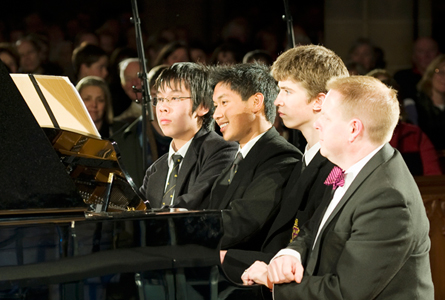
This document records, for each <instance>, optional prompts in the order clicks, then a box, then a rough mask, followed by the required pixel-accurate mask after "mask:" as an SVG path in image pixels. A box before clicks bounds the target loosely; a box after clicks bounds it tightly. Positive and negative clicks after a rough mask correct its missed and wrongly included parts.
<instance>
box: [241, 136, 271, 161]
mask: <svg viewBox="0 0 445 300" xmlns="http://www.w3.org/2000/svg"><path fill="white" fill-rule="evenodd" d="M265 133H266V131H265V132H263V133H261V134H259V135H257V136H256V137H254V138H253V139H251V140H250V141H248V142H247V143H246V144H245V145H244V147H243V148H241V147H239V149H238V152H241V155H242V156H243V158H246V156H247V154H249V151H250V149H252V148H253V146H255V144H256V142H258V140H259V139H260V138H261V137H262V136H263V135H264V134H265Z"/></svg>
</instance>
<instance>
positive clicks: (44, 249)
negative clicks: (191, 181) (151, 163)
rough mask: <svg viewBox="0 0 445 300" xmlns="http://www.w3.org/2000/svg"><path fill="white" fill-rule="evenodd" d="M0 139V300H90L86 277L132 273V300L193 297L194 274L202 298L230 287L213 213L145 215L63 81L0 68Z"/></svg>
mask: <svg viewBox="0 0 445 300" xmlns="http://www.w3.org/2000/svg"><path fill="white" fill-rule="evenodd" d="M73 124H74V125H73ZM70 126H71V127H70ZM0 141H1V142H0V150H1V152H0V153H1V157H0V170H1V172H0V189H1V191H2V193H1V196H0V197H1V200H0V298H2V299H7V298H8V297H9V298H8V299H30V298H29V297H28V296H27V295H26V293H25V292H24V291H26V290H27V288H31V289H32V288H36V287H37V288H41V287H44V288H43V289H45V287H49V288H48V290H50V289H51V287H52V288H53V289H54V286H55V289H56V292H55V295H56V296H55V299H96V297H95V296H93V297H88V296H87V295H86V293H84V292H83V288H84V287H85V284H87V283H88V280H86V279H91V278H100V281H102V282H101V283H99V285H101V284H104V280H105V279H104V278H109V277H110V276H112V275H113V274H131V276H133V277H131V278H135V279H136V281H133V284H134V283H136V284H135V285H134V286H135V287H136V286H138V296H137V297H136V298H135V299H137V298H139V299H164V298H165V299H195V297H194V296H193V295H192V294H190V292H189V291H187V289H188V286H191V285H192V284H193V283H196V280H194V281H193V282H192V281H190V280H189V278H188V277H187V276H188V275H187V273H190V272H191V273H195V275H194V276H193V277H194V278H195V279H196V278H201V277H202V276H201V275H202V274H198V275H196V270H198V269H199V270H205V272H207V273H205V274H206V275H204V276H203V277H204V279H205V280H204V281H207V283H204V285H205V286H207V287H206V289H208V292H209V293H210V294H208V295H205V296H203V299H217V298H218V293H219V292H220V291H218V285H221V284H222V285H224V286H226V287H227V286H230V285H231V284H230V283H229V284H228V283H227V282H226V281H225V280H224V277H223V276H221V273H220V270H219V269H218V267H217V266H218V265H219V245H220V239H221V237H222V234H223V228H222V218H221V213H220V212H219V211H181V210H155V209H150V206H149V203H148V202H146V201H144V200H143V198H142V197H141V195H140V194H139V192H138V190H137V187H135V185H134V183H133V181H132V180H131V178H130V177H129V176H128V174H127V173H126V172H125V168H124V167H123V166H122V165H121V164H120V162H119V151H118V147H117V145H116V144H115V143H113V142H110V141H106V140H101V139H100V136H99V134H98V133H97V130H96V129H95V127H94V124H93V122H92V121H91V119H90V118H89V115H88V113H87V111H86V109H85V107H84V105H83V102H82V100H81V99H80V97H79V95H78V94H77V91H76V90H75V89H74V87H73V86H72V85H71V84H70V83H69V82H68V80H67V79H65V78H63V77H51V76H37V75H36V76H32V75H25V74H12V75H11V76H10V75H9V74H8V73H7V71H6V68H5V67H4V66H3V64H2V63H1V62H0ZM147 271H148V273H147ZM197 272H198V273H199V272H201V271H197ZM147 274H148V275H147ZM107 276H108V277H107ZM118 278H119V276H118ZM218 280H219V281H221V282H222V283H221V282H218ZM105 281H106V280H105ZM117 286H119V284H118V285H117ZM122 287H125V286H122V285H121V286H120V288H122ZM153 291H157V292H156V293H154V294H153ZM48 293H50V294H51V295H53V294H54V292H52V293H51V292H48ZM119 293H122V294H123V295H122V298H120V299H130V297H129V295H128V294H126V292H125V291H122V290H120V291H119ZM151 294H152V296H153V297H152V298H150V297H147V296H150V295H151ZM160 295H162V297H161V296H160ZM31 297H32V296H31ZM50 298H51V299H52V297H50ZM97 299H99V298H97Z"/></svg>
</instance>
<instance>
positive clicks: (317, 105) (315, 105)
mask: <svg viewBox="0 0 445 300" xmlns="http://www.w3.org/2000/svg"><path fill="white" fill-rule="evenodd" d="M325 98H326V94H325V93H318V95H317V96H316V97H315V100H314V101H312V110H313V111H314V112H317V113H318V112H320V111H321V107H322V106H323V101H324V99H325Z"/></svg>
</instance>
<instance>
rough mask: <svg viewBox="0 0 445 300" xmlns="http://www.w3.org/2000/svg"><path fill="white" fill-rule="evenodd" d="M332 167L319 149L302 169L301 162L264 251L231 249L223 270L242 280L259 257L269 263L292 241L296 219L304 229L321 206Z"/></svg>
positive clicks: (264, 245) (267, 237) (237, 280)
mask: <svg viewBox="0 0 445 300" xmlns="http://www.w3.org/2000/svg"><path fill="white" fill-rule="evenodd" d="M333 167H334V164H332V163H331V162H330V161H329V160H328V159H326V158H325V157H323V156H322V155H321V154H320V151H319V152H317V154H316V155H315V156H314V158H313V159H312V160H311V162H310V163H309V165H308V166H307V167H306V168H305V169H304V171H303V172H301V168H302V162H301V161H300V162H298V163H297V164H296V166H295V168H294V170H293V171H292V174H291V176H290V178H289V181H288V183H287V186H286V189H285V191H284V194H283V200H282V202H281V205H280V210H279V213H278V215H277V217H276V218H275V220H274V222H273V223H272V226H271V227H270V230H269V232H268V233H267V236H266V239H265V240H264V242H263V245H262V247H261V251H247V250H240V249H228V251H227V253H226V256H225V259H224V263H223V269H224V271H225V272H226V275H227V276H228V277H229V278H230V279H231V280H233V281H235V282H238V283H242V281H241V275H242V273H243V272H244V270H245V269H247V268H248V267H249V266H251V265H252V264H253V263H254V262H255V261H257V260H259V261H264V262H266V263H269V261H270V260H271V259H272V257H273V256H274V255H275V254H276V253H277V252H278V251H279V250H280V249H282V248H284V247H286V246H287V245H288V244H289V242H290V239H291V235H292V229H293V225H294V221H295V219H296V218H297V219H298V225H299V227H300V228H301V227H302V226H303V225H304V224H305V223H306V222H307V221H308V220H309V219H310V218H311V217H312V215H313V214H314V211H315V210H316V209H317V207H318V206H319V205H320V202H321V200H322V198H323V194H324V192H325V190H326V189H332V188H331V187H329V186H326V185H325V184H324V181H325V180H326V178H327V177H328V175H329V173H330V172H331V170H332V168H333Z"/></svg>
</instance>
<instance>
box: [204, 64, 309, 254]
mask: <svg viewBox="0 0 445 300" xmlns="http://www.w3.org/2000/svg"><path fill="white" fill-rule="evenodd" d="M211 82H212V86H213V88H214V92H213V102H214V105H215V112H214V114H213V118H214V119H215V120H216V122H217V123H218V125H219V127H220V129H221V133H222V135H223V137H224V139H225V140H227V141H234V142H237V143H238V144H239V149H238V153H237V159H235V160H234V163H233V164H232V166H230V167H229V168H227V169H226V170H225V171H223V173H222V174H221V175H220V176H219V178H218V179H217V180H216V182H215V184H214V186H213V188H212V193H211V197H210V206H209V208H211V209H222V210H223V225H224V236H223V238H222V245H221V249H228V248H230V247H237V248H240V249H249V250H259V249H260V247H261V243H262V241H263V240H264V238H265V234H266V233H267V231H268V228H269V227H270V223H271V222H272V221H273V219H274V217H275V216H276V214H277V212H278V209H279V203H280V201H281V196H282V192H283V190H284V187H285V185H286V183H287V181H288V178H289V175H290V173H291V172H292V170H293V168H294V166H295V164H296V163H297V161H298V159H299V158H301V153H300V151H299V150H298V149H297V148H295V147H294V146H293V145H292V144H290V143H289V142H287V141H286V140H285V139H284V138H283V137H281V136H280V135H279V133H278V132H277V131H276V130H275V128H274V127H273V126H272V124H273V122H274V120H275V115H276V108H275V106H274V100H275V98H276V97H277V94H278V86H277V83H276V81H275V80H274V78H273V77H272V76H271V75H270V70H269V68H268V67H267V66H265V65H263V64H239V65H234V66H218V67H215V68H214V69H213V71H212V75H211Z"/></svg>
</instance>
